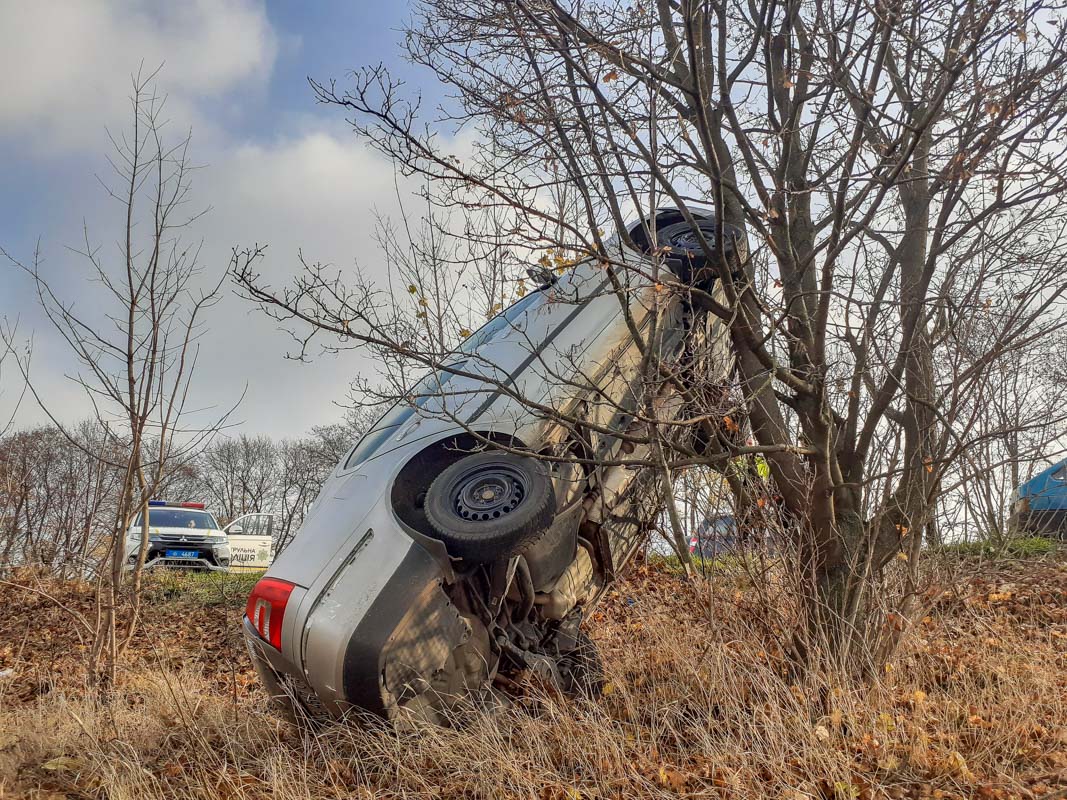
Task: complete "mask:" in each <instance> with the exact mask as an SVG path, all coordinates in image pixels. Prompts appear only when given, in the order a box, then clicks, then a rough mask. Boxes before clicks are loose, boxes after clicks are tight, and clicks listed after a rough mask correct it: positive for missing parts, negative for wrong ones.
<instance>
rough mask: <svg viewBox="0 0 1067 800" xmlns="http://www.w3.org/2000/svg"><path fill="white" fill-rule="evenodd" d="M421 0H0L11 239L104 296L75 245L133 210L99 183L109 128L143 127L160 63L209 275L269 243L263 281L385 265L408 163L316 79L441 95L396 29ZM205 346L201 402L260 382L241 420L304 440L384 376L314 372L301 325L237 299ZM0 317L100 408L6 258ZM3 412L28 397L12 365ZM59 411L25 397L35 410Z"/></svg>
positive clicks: (72, 404) (4, 168) (0, 125)
mask: <svg viewBox="0 0 1067 800" xmlns="http://www.w3.org/2000/svg"><path fill="white" fill-rule="evenodd" d="M409 13H410V11H409V8H408V6H407V4H405V3H395V4H394V3H381V2H339V1H338V0H329V1H328V2H306V3H305V2H299V3H298V2H281V1H278V2H266V3H264V2H259V1H258V0H195V1H194V2H184V3H166V4H164V3H159V2H150V1H149V0H68V1H67V2H60V1H59V0H41V2H33V3H30V2H22V0H0V71H2V73H3V74H5V75H7V76H11V75H18V76H19V80H18V81H16V82H15V83H14V84H13V85H12V87H11V90H10V91H9V90H8V89H7V88H5V94H4V97H2V98H0V246H2V247H3V248H4V249H5V250H7V251H8V252H10V253H11V254H12V255H14V256H16V257H18V258H21V259H28V258H29V257H30V256H31V254H32V251H33V248H34V246H35V242H37V241H38V240H40V242H41V250H42V254H43V256H44V269H43V271H44V274H45V275H46V276H47V277H48V278H49V279H50V281H52V282H53V284H55V285H56V286H57V287H59V288H60V289H61V291H60V294H62V295H64V296H65V297H67V298H70V299H78V300H80V301H81V302H86V303H91V302H92V298H93V297H94V294H93V292H94V288H93V286H92V285H91V284H88V283H86V282H85V277H84V276H85V274H86V272H85V269H84V265H82V264H81V263H80V262H79V261H78V259H77V258H76V257H75V256H73V255H72V254H71V253H70V252H69V250H67V249H66V248H67V246H69V245H74V244H77V243H78V241H79V238H80V236H81V228H82V224H83V222H84V223H85V225H86V226H87V227H88V228H89V230H90V232H91V235H92V237H93V239H94V241H96V242H98V243H100V244H101V245H103V246H104V248H105V251H106V249H107V247H108V246H110V244H111V243H113V242H114V240H115V239H116V237H117V236H118V235H119V232H120V229H119V227H118V226H119V222H120V215H119V214H118V211H119V209H117V208H116V207H114V206H113V205H110V204H109V202H108V201H107V199H106V197H105V196H104V195H103V193H102V192H101V190H100V189H99V188H98V185H97V182H96V178H95V177H94V176H95V175H97V174H104V173H105V172H106V169H107V166H106V162H105V160H104V156H105V155H106V153H107V149H108V142H107V138H106V135H105V128H109V129H111V130H121V129H122V128H123V126H124V125H125V124H126V122H127V118H128V113H127V110H128V106H127V101H126V98H127V96H128V93H129V76H130V74H131V73H133V72H135V71H136V70H137V69H138V65H139V64H141V63H142V62H143V63H144V64H145V65H146V66H147V67H155V66H157V65H159V64H163V70H162V72H161V73H160V77H159V81H158V83H159V88H160V89H161V90H162V91H163V92H166V93H167V96H168V101H167V102H168V106H167V117H168V119H169V120H170V125H171V126H172V129H173V133H174V134H175V135H177V134H179V133H180V132H181V131H182V130H184V129H186V128H190V127H191V129H192V133H193V143H192V151H191V152H192V160H193V161H194V162H197V163H199V164H203V165H205V168H204V169H203V171H201V172H200V173H199V174H198V176H197V178H196V181H195V183H194V191H193V196H194V201H195V202H196V203H197V204H198V205H201V206H209V205H210V206H211V207H212V211H211V212H210V214H209V215H208V216H207V217H205V218H204V219H203V220H202V221H201V222H199V223H198V224H197V226H196V228H195V230H194V231H192V232H191V233H190V238H191V239H194V240H197V239H202V240H203V242H204V251H203V252H204V255H203V258H202V262H203V263H204V265H205V267H206V268H207V269H208V270H209V271H218V270H221V269H224V268H225V265H226V261H227V258H228V254H229V252H230V249H231V248H232V247H234V246H243V245H249V244H252V243H261V244H262V243H266V244H268V245H269V250H268V253H269V255H268V259H267V261H266V262H265V263H264V269H263V271H264V273H265V274H267V275H269V276H271V277H272V278H274V279H276V282H282V281H283V280H284V279H285V277H286V276H287V275H291V274H292V273H293V271H294V269H295V262H296V253H297V250H299V249H302V250H303V251H304V253H305V254H306V255H308V256H309V257H310V258H312V259H315V260H320V261H324V262H330V263H333V264H336V265H337V266H338V267H341V268H344V269H348V268H353V267H354V266H356V265H358V266H359V267H360V268H362V269H364V270H367V271H368V272H369V273H370V274H372V275H374V274H376V270H380V269H381V265H380V263H379V262H378V261H377V254H376V253H375V252H374V248H373V244H372V242H371V232H372V229H373V224H372V222H371V221H370V212H371V211H372V209H378V210H380V211H384V212H386V213H395V210H396V209H395V200H394V199H393V197H392V193H393V188H392V180H393V175H392V168H391V165H389V164H388V163H387V162H385V161H384V159H383V158H382V157H380V156H379V155H377V154H375V153H373V152H372V151H371V150H369V149H368V148H367V147H366V146H365V145H364V144H362V143H361V142H359V141H358V140H357V139H356V137H355V136H354V135H353V134H352V133H351V131H350V130H349V129H348V127H347V126H346V125H345V123H344V119H343V115H342V114H341V113H339V112H338V111H337V110H336V109H327V108H324V107H322V106H317V105H316V104H315V103H314V101H313V98H312V95H311V92H310V90H309V89H308V86H307V77H308V76H309V75H310V76H313V77H316V78H323V79H325V78H330V77H336V78H337V79H338V80H339V81H340V82H342V83H343V82H344V81H345V80H346V73H347V72H348V71H349V70H351V69H354V68H357V67H359V66H362V65H367V64H376V63H378V62H385V63H386V64H387V65H389V67H390V68H391V69H393V70H394V71H395V72H396V73H397V74H399V75H400V76H402V77H404V78H405V79H406V80H408V81H409V82H410V85H411V87H412V88H413V89H419V90H421V91H423V92H424V93H426V94H428V96H429V98H430V100H431V102H432V100H433V99H434V98H436V97H440V89H439V87H437V86H435V85H434V84H433V83H431V82H429V81H428V79H427V76H426V75H425V73H424V72H422V71H421V70H420V69H418V68H415V67H413V66H411V65H409V64H407V63H406V62H404V61H403V59H402V57H401V55H400V50H399V48H398V46H397V42H398V40H399V38H400V34H399V33H398V32H397V29H398V28H399V27H400V25H401V24H402V23H403V21H404V20H405V19H406V17H407V16H408V15H409ZM229 292H230V290H229V287H228V286H227V293H228V296H227V297H226V298H225V299H224V300H223V302H222V303H220V304H219V306H217V307H216V308H215V309H214V310H213V312H212V314H211V316H210V318H209V319H208V324H209V326H210V330H209V332H208V333H207V334H206V335H205V337H204V338H203V340H202V344H201V355H200V370H199V373H198V379H197V383H198V384H199V387H198V388H199V389H200V392H201V394H200V396H199V397H198V401H199V402H200V403H201V404H203V405H207V406H214V407H217V408H221V407H223V406H225V405H227V404H228V403H230V402H232V401H235V400H236V399H237V398H238V397H239V396H240V395H241V393H242V391H244V389H245V386H246V385H247V395H246V399H245V400H244V401H243V403H242V405H241V407H240V409H239V411H238V413H237V415H236V417H237V419H239V420H242V421H243V426H242V428H241V430H244V431H248V432H250V433H267V434H271V435H275V436H294V435H299V434H301V433H303V432H304V431H306V430H307V429H308V428H309V427H310V426H312V425H316V424H321V423H326V422H332V421H335V420H336V419H338V418H339V417H340V416H341V411H340V409H339V408H337V406H336V405H335V403H336V402H338V401H344V399H345V395H346V390H347V387H348V385H349V382H350V381H351V379H352V378H353V377H354V376H355V375H356V374H358V373H361V372H366V371H367V370H373V369H374V365H373V364H371V363H368V361H367V359H366V357H364V356H361V355H359V354H346V355H343V356H338V357H323V358H320V359H316V361H315V363H313V364H311V365H305V364H298V363H295V362H293V361H291V360H286V359H285V358H284V354H285V352H286V350H287V348H289V347H290V341H289V339H288V337H287V336H286V335H285V334H284V333H282V332H280V331H278V330H277V329H276V326H275V324H274V323H273V322H271V321H269V320H267V319H265V318H263V317H261V316H260V315H258V314H255V313H251V312H250V309H249V307H248V306H247V304H245V303H244V302H243V301H241V300H239V299H238V298H236V297H234V296H232V294H230V293H229ZM0 317H2V318H6V319H7V320H8V321H9V322H10V321H12V320H15V319H17V320H18V321H19V331H20V333H21V334H22V335H23V337H24V338H28V337H30V336H32V338H33V361H32V376H33V380H34V382H35V385H36V386H37V388H38V389H39V391H40V392H41V393H42V394H43V395H44V396H46V397H47V398H48V403H49V405H50V409H51V410H52V411H53V413H55V414H57V415H58V416H60V417H61V418H63V419H66V420H73V419H77V418H79V417H81V416H84V415H86V414H88V411H89V406H88V404H87V401H86V399H85V397H84V396H83V395H82V393H81V391H80V390H79V389H78V388H77V387H76V386H75V385H74V384H73V383H71V382H70V381H69V380H67V379H66V378H65V377H64V376H65V375H66V374H69V373H71V372H72V371H75V370H76V369H77V365H76V363H75V362H74V361H73V360H72V359H71V358H70V356H69V355H68V353H67V352H66V350H65V349H64V346H63V344H62V342H61V341H60V340H59V338H58V336H57V335H56V334H55V333H54V332H53V331H51V330H50V329H49V328H48V326H47V323H46V322H45V320H44V319H43V318H42V315H41V314H40V312H39V311H38V310H37V309H36V308H35V307H34V300H33V296H32V287H31V285H30V281H29V280H28V279H27V277H26V276H25V275H23V274H20V273H19V272H18V271H17V270H15V269H12V268H11V267H10V266H9V265H7V264H6V263H5V264H2V265H0ZM0 381H3V384H0V413H2V412H3V411H4V404H5V403H10V401H11V398H12V397H13V394H14V389H15V386H14V381H13V376H12V375H11V373H10V372H8V373H5V374H4V375H3V376H0ZM42 418H43V415H42V412H40V410H38V409H35V408H33V407H32V406H30V405H25V406H24V407H23V408H22V409H21V410H20V415H19V421H20V422H21V423H23V424H30V423H33V422H36V421H40V420H41V419H42Z"/></svg>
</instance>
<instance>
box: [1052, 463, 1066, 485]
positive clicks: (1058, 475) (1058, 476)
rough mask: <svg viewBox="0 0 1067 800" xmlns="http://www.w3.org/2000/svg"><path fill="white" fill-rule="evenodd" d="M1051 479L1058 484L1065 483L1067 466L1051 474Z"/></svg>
mask: <svg viewBox="0 0 1067 800" xmlns="http://www.w3.org/2000/svg"><path fill="white" fill-rule="evenodd" d="M1052 477H1053V479H1054V480H1057V481H1059V482H1060V483H1067V464H1064V465H1063V466H1061V467H1060V468H1059V469H1057V470H1056V471H1055V472H1053V473H1052Z"/></svg>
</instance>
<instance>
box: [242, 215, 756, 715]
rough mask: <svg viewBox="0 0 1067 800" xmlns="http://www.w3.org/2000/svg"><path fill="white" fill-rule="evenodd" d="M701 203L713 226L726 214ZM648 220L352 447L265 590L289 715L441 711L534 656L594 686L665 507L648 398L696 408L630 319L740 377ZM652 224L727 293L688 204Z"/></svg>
mask: <svg viewBox="0 0 1067 800" xmlns="http://www.w3.org/2000/svg"><path fill="white" fill-rule="evenodd" d="M694 216H696V217H697V220H698V226H699V228H700V230H701V233H702V234H703V238H704V239H705V240H706V241H707V242H715V241H716V239H717V238H718V237H717V223H716V222H715V220H714V218H713V216H712V215H711V214H710V213H707V212H697V213H696V214H694ZM650 222H651V221H649V223H650ZM649 223H641V224H638V225H636V226H634V228H633V229H632V231H631V235H630V239H631V241H632V242H633V243H634V244H635V245H636V247H637V248H638V249H636V250H635V249H632V248H628V247H624V246H623V245H621V244H619V243H615V244H613V245H611V255H612V257H613V259H614V260H616V261H623V260H625V261H626V262H628V264H629V265H631V266H632V268H627V269H623V270H618V271H617V272H611V273H610V274H609V271H608V270H606V269H605V268H604V266H603V264H602V263H599V262H598V260H593V259H591V260H588V261H586V262H582V263H579V264H578V265H577V266H575V267H574V268H573V269H572V270H570V271H568V272H567V273H566V274H565V275H563V276H559V277H555V276H553V277H552V279H546V280H545V282H544V285H542V286H541V287H540V288H539V289H538V290H537V291H534V292H531V293H530V294H528V295H527V296H525V297H523V298H522V299H521V300H519V301H518V302H517V303H515V304H514V305H513V306H511V307H510V308H508V309H506V310H505V311H504V312H502V313H501V314H499V315H498V316H496V317H495V318H493V319H492V320H490V321H489V322H488V323H487V324H486V325H485V326H484V327H483V328H482V329H481V330H479V331H477V332H476V333H475V334H474V335H473V336H471V337H469V338H468V339H467V340H466V342H465V343H464V344H463V346H462V347H460V348H459V349H458V350H457V351H455V352H454V353H452V354H451V355H450V356H449V357H448V358H447V359H445V360H444V362H442V364H441V368H440V369H438V370H436V371H434V372H433V373H432V374H430V375H428V376H427V377H425V378H424V379H423V380H422V381H421V382H420V383H419V384H418V385H417V386H415V387H413V388H412V389H411V391H410V392H409V393H408V396H407V399H406V400H405V401H403V402H400V403H398V404H397V405H396V406H395V407H393V408H392V409H391V410H390V411H389V412H388V413H386V414H385V415H384V416H383V417H382V418H381V419H380V420H379V421H378V422H377V424H376V425H375V426H374V427H373V428H372V429H371V430H370V431H369V432H368V433H367V434H366V435H365V436H363V438H362V439H361V440H360V441H359V442H358V443H357V444H356V445H355V447H354V448H353V449H352V450H351V452H349V453H348V454H347V455H346V457H345V458H344V460H343V461H342V462H341V463H340V464H338V466H337V468H336V469H335V470H334V472H333V474H332V475H331V477H330V479H329V480H328V482H327V483H326V484H325V486H324V487H323V489H322V491H321V493H320V495H319V497H318V499H317V500H316V501H315V503H314V504H313V506H312V507H311V509H310V510H309V513H308V515H307V517H306V519H305V521H304V523H303V526H302V527H301V529H300V531H299V532H298V534H297V535H296V537H295V539H294V540H293V542H292V543H291V544H290V545H289V546H288V547H287V548H286V549H285V550H284V551H282V552H281V553H280V554H279V556H278V557H277V559H276V561H275V562H274V564H273V566H272V567H271V568H270V569H269V570H268V571H267V573H266V574H265V576H264V577H263V578H262V579H261V580H260V581H259V583H258V584H257V585H256V587H255V589H254V590H253V592H252V594H251V595H250V596H249V598H248V604H247V609H246V616H245V619H244V633H245V638H246V642H247V644H248V647H249V652H250V654H251V656H252V659H253V661H254V663H255V665H256V668H257V670H258V672H259V675H260V678H261V680H262V682H263V684H264V685H265V687H266V688H267V690H268V692H269V693H270V694H271V696H272V697H274V698H275V699H276V700H277V701H278V703H279V704H281V705H282V706H283V707H284V708H286V709H287V710H288V711H289V712H291V713H293V714H295V715H297V716H304V715H307V716H310V717H329V716H340V715H343V714H344V713H345V712H347V711H349V710H351V709H354V708H358V709H363V710H365V711H370V712H374V713H377V714H380V715H383V716H386V717H394V716H396V715H398V714H401V713H411V714H414V715H417V716H419V717H423V718H428V719H431V720H441V719H442V715H447V713H448V712H449V710H450V708H451V706H452V705H453V703H455V702H457V699H460V698H470V697H472V696H474V697H477V696H478V695H479V694H481V693H488V692H491V691H492V689H493V687H494V686H495V685H499V684H506V683H507V682H508V678H509V676H514V675H515V674H517V673H519V672H522V671H532V672H533V673H535V674H537V675H540V676H542V677H543V678H545V679H547V680H550V681H552V682H553V683H554V684H555V685H557V686H558V687H560V688H561V689H562V690H564V691H566V692H581V691H584V690H589V689H592V688H595V686H596V684H597V682H598V680H599V677H598V672H599V669H598V663H599V662H598V659H597V656H596V653H595V650H594V648H593V645H592V644H591V642H590V641H589V639H588V636H587V634H586V633H585V632H584V631H583V630H582V628H581V624H582V621H583V619H585V618H586V617H587V615H588V612H589V609H590V608H591V607H592V605H593V604H594V603H595V602H596V601H597V599H598V598H599V597H600V596H601V595H602V594H603V592H604V591H605V589H606V587H607V586H608V585H609V584H610V583H611V581H612V580H613V579H614V578H615V577H616V575H618V573H619V572H620V571H621V570H622V569H623V568H624V567H625V566H626V565H627V563H628V561H629V560H630V559H631V558H632V556H633V555H634V553H635V551H636V550H637V549H638V548H639V547H640V545H641V544H642V542H643V539H644V537H645V535H646V533H647V531H648V529H649V528H650V526H651V525H652V523H653V519H654V517H655V515H656V514H657V513H658V509H659V507H660V505H659V503H658V502H657V499H656V498H657V495H658V492H657V490H656V481H655V479H654V475H653V474H652V472H651V470H649V469H647V468H641V467H636V468H635V467H634V466H633V465H632V463H631V464H630V465H629V466H628V465H627V464H626V463H625V462H640V461H642V460H647V459H648V458H650V457H651V453H650V452H649V451H650V447H651V445H650V444H649V443H648V441H649V437H647V435H646V436H642V435H641V431H642V425H643V423H642V422H641V421H640V420H639V419H637V418H636V416H635V413H636V412H637V411H638V410H639V409H640V408H642V407H644V406H643V404H645V403H646V402H653V403H654V404H655V405H656V407H657V416H658V417H659V418H661V419H662V418H670V417H671V416H672V415H674V416H677V415H680V414H682V413H684V411H685V401H684V399H683V397H681V393H679V392H671V391H668V390H664V389H663V386H664V385H665V384H664V383H663V382H649V381H647V380H646V379H645V377H644V376H643V375H642V364H643V363H646V364H647V362H643V356H642V353H641V351H640V349H639V347H638V345H637V344H636V342H635V338H634V336H633V335H632V334H631V331H632V330H633V329H634V328H635V327H636V329H637V330H639V331H640V332H641V336H642V338H644V339H645V340H646V344H647V345H648V347H651V348H655V355H656V356H658V359H659V360H660V363H662V364H668V365H670V367H671V369H674V370H677V371H678V372H679V373H680V374H683V375H684V374H685V372H686V371H687V370H690V371H694V374H699V375H700V377H701V379H702V380H712V381H714V380H719V381H722V382H725V380H726V379H727V376H728V373H729V372H730V369H731V366H732V363H731V359H730V356H729V348H728V342H727V338H726V333H725V331H724V329H723V328H722V327H721V323H719V322H718V321H717V320H715V319H714V318H713V317H712V316H711V315H710V314H707V313H701V312H699V311H697V310H696V309H695V307H694V304H693V303H692V302H691V300H690V295H689V294H688V293H687V292H685V291H673V292H668V293H663V292H661V291H660V292H659V296H658V297H657V296H656V294H657V291H658V290H662V288H663V287H662V286H661V285H655V284H654V283H653V282H652V280H651V278H650V277H649V275H650V272H651V262H650V261H649V259H648V257H647V256H646V255H645V254H644V252H643V251H644V250H646V249H647V247H648V241H649V237H648V234H647V231H648V230H649ZM725 227H726V229H725V230H724V231H723V236H722V239H723V240H724V241H725V242H726V248H727V252H726V253H725V254H723V255H724V256H725V260H726V261H727V262H729V263H732V264H740V263H742V262H743V261H744V260H745V259H746V257H747V252H746V250H745V247H744V243H743V239H742V238H741V237H740V234H739V232H737V231H735V230H733V229H730V228H728V226H725ZM655 228H656V230H657V231H658V236H657V241H658V242H659V243H660V244H661V245H668V246H669V248H670V251H669V252H670V255H669V256H668V257H667V258H666V266H667V267H668V268H669V269H670V270H671V272H672V273H673V275H674V280H675V281H678V282H681V283H682V284H685V283H688V284H689V285H691V286H696V287H697V288H699V289H701V290H702V291H703V292H706V293H710V294H712V295H714V294H715V293H717V292H721V286H720V285H719V283H718V282H717V280H716V278H715V273H714V270H713V269H712V268H711V266H710V265H711V264H712V263H721V262H722V261H723V260H724V259H721V258H719V256H718V254H713V255H715V258H714V260H711V259H708V258H706V255H707V253H708V251H707V249H706V248H704V247H702V245H701V244H700V243H699V241H698V237H695V236H694V233H693V230H692V228H691V227H690V225H689V224H688V223H686V222H685V221H684V220H683V218H682V215H681V214H680V213H679V212H678V211H676V210H670V209H668V210H664V211H660V212H658V213H657V215H656V219H655ZM613 278H614V279H615V282H613ZM618 281H622V282H623V284H624V285H621V286H620V285H618ZM655 304H659V307H660V312H661V313H660V315H659V317H658V320H657V324H656V325H655V326H653V325H652V324H651V323H652V318H653V314H652V313H651V311H652V308H653V306H654V305H655ZM653 328H654V329H655V331H656V333H655V335H654V336H653V335H651V331H652V330H653ZM646 387H656V388H655V390H654V391H656V392H657V396H656V397H654V398H650V397H647V396H646V395H647V392H649V391H653V390H652V389H649V388H646ZM637 416H639V415H637Z"/></svg>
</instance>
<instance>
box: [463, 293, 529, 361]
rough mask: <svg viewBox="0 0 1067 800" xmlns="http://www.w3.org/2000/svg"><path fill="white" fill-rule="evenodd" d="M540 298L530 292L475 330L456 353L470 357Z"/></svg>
mask: <svg viewBox="0 0 1067 800" xmlns="http://www.w3.org/2000/svg"><path fill="white" fill-rule="evenodd" d="M540 297H541V292H530V293H529V294H528V295H526V296H525V297H524V298H522V299H521V300H519V301H518V302H517V303H513V304H512V305H510V306H508V307H507V308H505V309H504V310H503V311H501V312H500V313H499V314H497V315H496V316H495V317H493V318H492V319H491V320H489V321H488V322H487V323H485V324H484V325H483V326H482V327H480V328H479V329H478V330H476V331H475V332H474V333H473V334H471V336H470V337H468V338H467V340H466V341H465V342H463V344H461V345H460V346H459V349H458V350H457V352H459V353H466V354H467V355H470V354H471V353H473V352H474V351H475V350H477V349H478V348H479V347H481V346H482V345H483V344H485V343H486V342H488V341H490V340H492V339H493V337H494V336H496V335H497V334H498V333H500V331H502V330H504V329H505V328H510V327H511V326H512V325H513V324H514V323H515V321H516V320H517V319H518V318H519V317H520V316H522V314H523V312H525V311H526V309H528V308H529V307H530V306H532V305H533V304H534V301H535V300H537V299H539V298H540Z"/></svg>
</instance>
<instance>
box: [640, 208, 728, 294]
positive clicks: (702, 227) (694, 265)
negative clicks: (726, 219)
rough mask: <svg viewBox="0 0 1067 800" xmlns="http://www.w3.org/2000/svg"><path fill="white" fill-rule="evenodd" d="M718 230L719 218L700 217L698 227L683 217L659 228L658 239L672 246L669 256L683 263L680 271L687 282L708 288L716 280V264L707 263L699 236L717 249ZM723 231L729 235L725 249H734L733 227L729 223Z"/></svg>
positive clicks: (667, 245)
mask: <svg viewBox="0 0 1067 800" xmlns="http://www.w3.org/2000/svg"><path fill="white" fill-rule="evenodd" d="M718 230H719V225H718V223H717V222H715V221H714V220H707V219H702V220H697V223H696V226H695V228H694V226H692V225H690V224H689V223H688V222H684V221H683V222H675V223H673V224H671V225H667V226H665V227H664V228H662V229H660V230H659V231H658V232H657V239H658V240H659V241H660V242H661V243H662V244H663V245H664V246H666V247H669V248H670V251H669V252H670V256H669V259H672V260H676V261H677V262H678V263H679V264H680V265H681V267H682V269H681V274H680V275H679V276H678V277H679V278H681V279H682V280H683V281H685V282H686V283H689V284H691V285H693V286H696V287H698V288H703V289H708V288H709V287H711V285H712V284H713V283H714V282H715V278H716V275H717V272H716V267H717V265H709V264H708V257H707V254H706V253H705V252H704V248H703V247H702V246H701V243H700V240H701V238H703V239H704V241H705V242H707V243H708V245H710V246H711V247H712V248H713V249H714V247H715V243H716V242H717V240H718ZM698 231H699V235H698ZM723 234H724V235H725V236H726V250H727V252H728V253H732V252H733V251H734V249H735V240H734V234H733V231H732V229H731V228H730V227H727V228H726V230H724V231H723Z"/></svg>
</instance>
